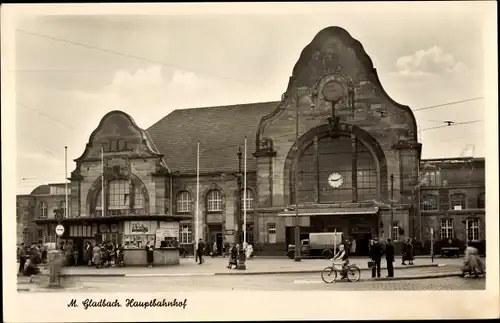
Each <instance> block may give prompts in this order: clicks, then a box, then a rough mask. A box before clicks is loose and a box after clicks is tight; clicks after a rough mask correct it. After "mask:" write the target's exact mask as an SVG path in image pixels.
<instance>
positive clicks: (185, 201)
mask: <svg viewBox="0 0 500 323" xmlns="http://www.w3.org/2000/svg"><path fill="white" fill-rule="evenodd" d="M190 211H191V194H189V192H188V191H182V192H179V194H177V212H190Z"/></svg>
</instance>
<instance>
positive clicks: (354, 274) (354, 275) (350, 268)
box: [321, 261, 361, 284]
mask: <svg viewBox="0 0 500 323" xmlns="http://www.w3.org/2000/svg"><path fill="white" fill-rule="evenodd" d="M346 271H347V279H348V280H349V281H350V282H352V283H355V282H357V281H359V280H360V278H361V269H359V267H358V266H356V265H355V264H352V265H347V267H346ZM338 272H342V268H337V266H336V264H335V262H334V261H332V264H331V266H328V267H325V268H324V269H323V270H322V271H321V279H322V280H323V281H324V282H325V283H327V284H331V283H334V282H335V281H336V280H337V273H338ZM328 278H331V280H328Z"/></svg>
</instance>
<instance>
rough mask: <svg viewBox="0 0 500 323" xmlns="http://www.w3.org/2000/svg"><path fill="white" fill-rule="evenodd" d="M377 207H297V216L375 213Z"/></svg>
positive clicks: (289, 212) (288, 212)
mask: <svg viewBox="0 0 500 323" xmlns="http://www.w3.org/2000/svg"><path fill="white" fill-rule="evenodd" d="M377 212H378V207H362V208H327V209H311V208H299V216H315V215H331V216H341V215H357V214H376V213H377ZM278 215H279V216H295V215H296V212H295V210H287V211H283V212H280V213H278Z"/></svg>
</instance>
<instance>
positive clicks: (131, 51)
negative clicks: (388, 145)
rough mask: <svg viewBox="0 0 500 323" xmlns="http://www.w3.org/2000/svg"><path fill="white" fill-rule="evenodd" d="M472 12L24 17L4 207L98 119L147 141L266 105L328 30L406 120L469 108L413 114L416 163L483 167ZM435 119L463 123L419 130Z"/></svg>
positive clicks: (412, 6) (399, 8)
mask: <svg viewBox="0 0 500 323" xmlns="http://www.w3.org/2000/svg"><path fill="white" fill-rule="evenodd" d="M212 8H213V7H212ZM221 8H223V7H221ZM163 9H166V8H165V7H164V8H163ZM361 9H362V10H361ZM485 10H488V8H486V7H484V6H481V5H478V3H467V2H461V3H452V2H448V3H441V4H435V3H429V2H427V3H411V2H406V3H403V4H401V3H399V4H398V3H392V4H383V3H375V4H371V3H353V4H342V3H328V4H294V5H290V6H288V5H287V4H281V5H275V7H274V9H273V10H271V9H269V8H268V9H266V10H265V11H263V12H259V11H258V10H253V11H252V10H247V11H245V10H239V13H234V14H231V15H229V14H227V12H226V11H224V10H222V9H221V10H220V11H219V12H218V11H217V10H211V11H210V10H205V11H203V10H197V11H194V10H193V11H191V12H192V13H191V14H189V13H188V11H186V10H184V13H183V14H171V15H168V14H163V13H167V12H168V10H163V11H162V14H161V15H156V16H151V15H144V14H139V13H140V10H137V11H136V13H137V14H136V15H108V14H102V12H101V13H100V14H99V15H96V14H88V13H87V12H86V14H85V15H79V16H76V15H70V14H64V15H61V14H59V15H54V16H41V15H38V16H35V15H32V16H26V17H25V18H23V19H20V20H18V24H17V25H16V26H15V30H14V31H13V35H14V36H15V43H14V44H13V45H14V46H15V60H16V62H15V64H14V65H12V66H11V68H10V69H9V70H8V71H7V72H8V73H13V74H14V75H15V87H16V88H15V103H14V104H15V106H13V107H12V108H14V109H15V121H14V120H13V122H15V128H16V130H15V137H16V184H17V189H16V191H17V194H29V193H30V192H31V191H32V190H33V189H34V188H35V187H37V186H38V185H40V184H43V183H55V182H63V181H64V146H68V173H69V172H71V171H72V170H74V168H75V163H74V162H73V159H75V158H77V157H79V156H80V155H81V154H82V153H83V150H84V148H85V144H86V143H87V141H88V138H89V136H90V133H91V132H92V131H93V130H94V129H95V128H96V126H97V125H98V123H99V121H100V120H101V118H102V117H103V116H104V115H105V114H106V113H108V112H109V111H111V110H122V111H124V112H126V113H128V114H130V115H131V116H132V117H133V118H134V119H135V121H136V122H137V124H138V125H139V126H140V127H141V128H148V127H149V126H150V125H152V124H153V123H155V122H156V121H158V120H159V119H161V118H162V117H164V116H165V115H167V114H168V113H170V112H171V111H173V110H175V109H183V108H195V107H204V106H215V105H229V104H238V103H248V102H262V101H279V100H280V98H281V94H282V93H283V92H284V91H285V90H286V87H287V85H288V78H289V77H290V75H291V72H292V69H293V67H294V65H295V63H296V62H297V60H298V58H299V55H300V53H301V51H302V49H303V48H304V47H305V46H306V45H307V44H309V43H310V41H311V40H312V39H313V37H314V36H315V35H316V34H317V33H318V32H319V31H320V30H322V29H323V28H325V27H328V26H340V27H342V28H344V29H346V30H347V31H348V32H349V33H350V34H351V36H353V37H354V38H355V39H357V40H359V41H360V42H361V43H362V45H363V46H364V48H365V50H366V52H367V53H368V55H369V56H370V57H371V59H372V61H373V63H374V66H375V68H376V69H377V71H378V75H379V78H380V80H381V83H382V86H383V87H384V88H385V90H386V92H387V93H388V94H389V96H390V97H391V98H392V99H394V100H395V101H397V102H399V103H401V104H404V105H408V106H410V107H411V108H412V109H413V110H414V111H415V110H418V109H421V108H425V107H430V106H435V105H442V104H447V103H450V102H455V101H463V100H469V99H475V98H480V99H476V100H472V101H468V102H463V103H459V104H450V105H444V106H440V107H435V108H430V109H424V110H421V111H415V112H414V113H415V117H416V119H417V123H418V126H419V129H420V130H419V141H420V142H421V143H422V144H423V151H422V157H423V158H448V157H458V156H460V155H464V154H465V155H467V156H474V157H484V155H485V148H486V147H485V124H484V119H485V117H486V107H485V100H484V99H481V98H482V97H484V96H485V80H484V78H485V68H486V67H485V59H484V50H485V49H484V48H485V44H484V34H485V27H484V26H485V25H484V23H483V17H484V14H485ZM158 12H159V11H158ZM203 12H205V13H203ZM447 120H450V121H454V122H456V123H461V122H470V123H467V124H463V125H461V124H457V125H454V126H451V127H445V128H436V129H429V128H435V127H440V126H443V125H445V123H444V121H447ZM472 147H474V149H473V150H472V149H470V148H472Z"/></svg>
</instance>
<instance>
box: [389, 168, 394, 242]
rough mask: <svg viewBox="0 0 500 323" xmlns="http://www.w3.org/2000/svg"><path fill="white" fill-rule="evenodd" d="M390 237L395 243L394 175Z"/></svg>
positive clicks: (392, 177)
mask: <svg viewBox="0 0 500 323" xmlns="http://www.w3.org/2000/svg"><path fill="white" fill-rule="evenodd" d="M390 230H391V231H389V237H390V238H391V239H392V240H393V241H394V174H391V227H390Z"/></svg>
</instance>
